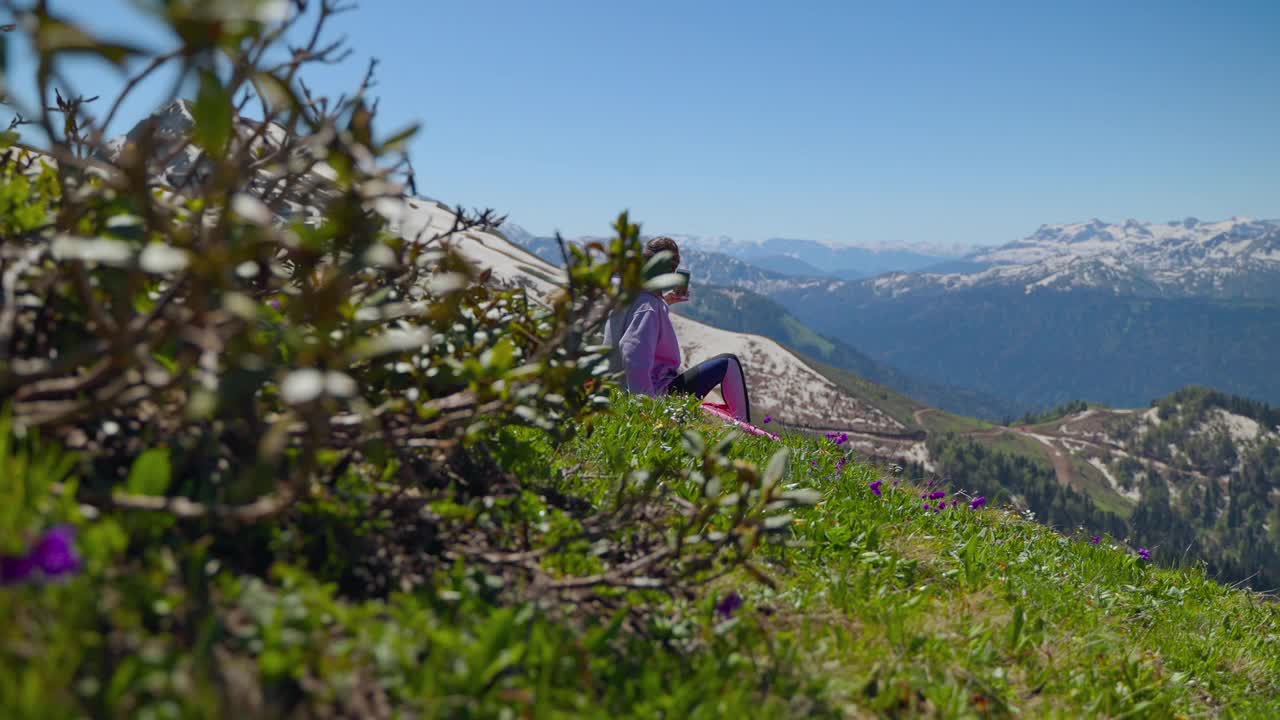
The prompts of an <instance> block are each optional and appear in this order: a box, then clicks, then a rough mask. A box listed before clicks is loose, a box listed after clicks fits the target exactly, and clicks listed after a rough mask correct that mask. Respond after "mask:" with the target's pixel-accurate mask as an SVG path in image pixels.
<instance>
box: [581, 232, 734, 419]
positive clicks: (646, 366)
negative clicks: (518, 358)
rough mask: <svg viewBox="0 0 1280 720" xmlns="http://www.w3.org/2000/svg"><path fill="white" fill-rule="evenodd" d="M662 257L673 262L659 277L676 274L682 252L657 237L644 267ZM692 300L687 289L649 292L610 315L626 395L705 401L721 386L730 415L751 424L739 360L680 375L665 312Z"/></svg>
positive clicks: (720, 359) (727, 358)
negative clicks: (691, 397) (689, 397)
mask: <svg viewBox="0 0 1280 720" xmlns="http://www.w3.org/2000/svg"><path fill="white" fill-rule="evenodd" d="M661 252H666V253H669V254H670V256H671V257H670V258H669V259H668V260H667V261H666V262H665V263H663V264H662V265H661V266H660V267H658V268H657V269H656V272H657V274H658V275H661V274H665V273H671V272H675V269H676V268H677V267H679V266H680V248H679V246H677V245H676V241H675V240H672V239H671V238H669V237H656V238H654V239H652V240H650V241H649V242H648V243H647V244H646V245H645V248H644V259H645V262H646V263H647V262H648V261H649V260H651V259H652V258H653V257H654V256H656V255H657V254H658V253H661ZM688 299H689V287H688V285H687V284H686V285H685V286H684V287H683V288H677V289H676V290H672V291H671V292H669V293H667V294H666V295H665V296H663V297H659V296H658V295H657V294H655V293H652V292H648V291H645V292H641V293H640V295H639V296H638V297H636V299H635V300H633V301H632V302H631V305H630V306H628V307H626V308H624V309H622V310H618V311H617V312H615V313H614V314H613V315H611V316H610V317H609V319H608V321H607V322H606V323H605V326H604V333H605V339H606V340H607V341H608V343H609V344H610V345H611V346H612V347H613V354H612V357H611V359H612V363H613V369H614V370H615V371H618V372H621V373H622V378H623V384H624V385H625V387H626V388H627V390H630V391H631V392H634V393H642V394H644V395H651V396H658V395H670V394H677V393H678V394H686V395H696V396H697V397H699V398H703V397H706V395H707V393H709V392H711V390H712V389H714V388H715V387H716V386H717V385H719V386H720V394H721V395H722V396H723V397H724V401H725V404H726V405H728V406H729V412H730V413H732V414H733V416H734V417H736V418H737V419H739V420H743V421H746V422H750V419H751V402H750V400H748V398H747V380H746V376H745V375H744V374H743V372H742V363H741V362H740V361H739V360H738V357H737V356H736V355H730V354H724V355H717V356H715V357H713V358H711V359H710V360H707V361H705V362H702V363H699V364H698V365H695V366H694V367H691V368H689V369H688V370H686V371H684V372H683V373H681V372H679V371H678V370H677V368H679V367H680V340H679V339H678V338H677V337H676V331H675V328H674V327H672V325H671V314H670V309H669V308H668V307H667V306H668V305H674V304H676V303H679V302H685V301H686V300H688Z"/></svg>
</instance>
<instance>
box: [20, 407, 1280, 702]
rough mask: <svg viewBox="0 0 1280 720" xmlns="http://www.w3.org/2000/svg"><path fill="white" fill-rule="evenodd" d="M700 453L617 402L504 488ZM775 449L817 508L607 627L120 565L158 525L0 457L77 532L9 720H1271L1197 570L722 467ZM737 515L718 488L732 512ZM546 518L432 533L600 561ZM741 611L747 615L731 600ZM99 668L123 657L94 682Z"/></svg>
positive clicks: (41, 600) (631, 472)
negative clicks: (525, 540)
mask: <svg viewBox="0 0 1280 720" xmlns="http://www.w3.org/2000/svg"><path fill="white" fill-rule="evenodd" d="M689 431H693V432H696V433H699V434H700V435H701V436H702V437H704V438H705V439H706V441H707V442H708V443H714V442H718V441H721V440H724V439H725V438H726V435H728V428H727V427H726V426H725V425H722V424H720V423H716V422H712V421H710V420H709V419H707V418H706V417H705V416H703V415H702V414H701V413H700V412H699V411H698V409H697V407H696V404H695V403H693V402H691V401H676V400H665V401H653V400H649V399H647V398H631V397H622V398H619V399H618V402H617V404H616V407H615V409H614V410H613V411H612V412H610V413H608V414H605V415H599V416H596V417H595V418H593V419H592V420H591V422H590V424H589V425H588V426H587V427H584V428H583V432H582V433H580V434H579V436H578V437H577V438H575V439H574V440H572V441H571V442H569V443H567V444H564V445H562V446H558V447H553V446H552V445H551V444H550V443H549V442H548V441H547V440H545V439H544V436H542V435H540V434H539V433H538V432H537V431H535V430H533V429H528V428H507V429H505V430H504V431H503V434H504V438H505V439H504V441H503V442H502V443H500V445H501V447H500V448H499V454H500V456H501V457H502V458H503V463H504V465H505V466H506V467H507V469H508V470H509V471H510V472H512V473H514V474H515V475H516V476H517V477H519V479H520V482H522V483H524V484H526V485H529V486H533V485H546V486H550V487H558V488H560V489H562V490H565V491H573V492H574V494H576V495H577V496H578V497H588V498H594V500H593V502H594V503H595V505H596V509H597V510H598V511H599V512H601V513H605V514H607V513H608V512H609V508H610V507H612V503H613V502H614V500H615V499H616V497H617V496H618V494H619V492H620V488H621V487H622V479H623V478H624V477H629V478H632V479H633V481H639V482H643V479H644V477H647V475H644V474H641V475H636V472H637V471H645V470H648V469H654V468H668V469H677V470H679V469H684V470H686V471H689V470H698V469H699V468H700V467H703V466H700V465H698V464H697V463H695V460H694V458H693V456H692V455H691V454H690V453H689V452H688V451H686V449H685V446H686V445H688V443H689V440H688V436H687V435H686V433H687V432H689ZM780 447H785V448H786V449H787V450H788V451H789V453H790V455H789V461H788V464H787V469H786V471H785V473H784V474H783V475H782V477H781V478H780V480H779V482H781V483H782V484H783V485H784V486H785V487H786V488H788V489H789V490H792V491H803V490H806V489H807V490H811V491H814V492H815V493H816V495H817V497H815V498H812V499H816V500H818V502H817V503H816V504H815V505H812V506H810V507H807V508H803V509H799V510H797V511H795V513H794V517H793V520H792V523H791V525H790V529H789V530H788V531H787V534H786V535H785V536H784V537H783V538H782V540H783V541H784V542H780V543H772V544H766V545H764V546H763V547H761V549H760V551H759V552H757V553H756V555H755V559H754V560H753V561H752V564H751V565H750V566H742V567H739V568H738V569H736V570H734V571H732V572H730V573H728V574H724V575H722V576H720V577H718V578H717V579H713V580H712V581H711V582H710V583H709V584H707V585H703V586H701V587H700V589H698V590H697V591H695V592H694V593H693V594H690V595H684V594H681V595H677V596H675V597H670V596H667V595H666V594H664V593H662V592H660V591H651V590H634V591H630V592H626V591H620V590H616V589H613V590H600V591H598V593H599V594H598V595H596V597H597V598H598V599H599V600H601V601H603V602H609V603H613V604H614V605H615V606H617V607H618V610H617V611H616V612H614V613H613V614H612V615H611V616H610V615H605V616H603V618H602V617H601V616H600V615H598V614H593V613H584V612H582V609H581V607H580V608H577V609H573V610H568V609H566V608H563V607H557V606H555V605H545V604H534V603H530V602H528V601H527V600H521V598H527V597H529V596H530V595H531V594H532V592H531V590H530V589H528V588H510V587H507V588H503V587H502V582H503V580H502V577H501V576H500V575H493V574H489V573H488V572H487V571H486V570H485V568H484V567H479V566H476V567H471V566H466V565H463V564H461V563H459V564H457V565H456V566H455V567H453V568H451V569H447V570H441V571H439V572H437V573H436V574H434V575H432V576H428V577H424V578H420V579H419V580H418V581H417V582H416V584H414V585H411V586H406V587H404V588H402V589H401V590H400V591H398V592H395V593H392V594H390V595H389V596H387V597H386V598H381V599H378V598H372V599H353V598H350V597H345V596H343V595H342V594H341V593H340V591H339V590H338V589H337V587H336V586H335V585H334V584H333V583H331V582H326V581H323V580H321V579H319V578H318V577H317V576H316V575H313V574H312V573H311V572H308V571H306V570H304V569H302V567H300V566H298V565H295V564H290V563H288V562H285V561H284V559H285V558H286V557H287V555H286V553H285V552H284V550H285V548H287V546H288V544H289V543H290V542H296V540H293V541H291V540H290V539H289V537H290V534H289V532H292V531H289V532H285V533H284V534H283V535H281V536H280V537H279V539H278V540H277V543H278V544H277V545H275V546H274V547H276V548H278V549H277V550H276V554H277V557H276V560H275V562H276V564H275V565H274V566H273V568H272V569H271V570H270V571H268V572H264V573H262V574H234V573H231V572H228V571H227V570H226V569H225V568H222V569H220V566H219V565H218V564H217V563H216V562H214V561H213V560H210V559H209V558H210V553H216V551H217V548H210V547H209V546H208V544H207V542H205V541H203V540H201V533H200V532H199V531H198V528H192V532H191V534H190V535H189V537H188V539H185V540H183V539H177V538H174V539H171V540H170V541H169V542H167V543H166V544H152V545H150V546H148V549H147V550H146V552H145V553H140V554H138V555H136V556H132V557H130V558H128V559H127V562H128V563H129V564H128V565H127V566H126V565H124V564H123V563H125V562H126V559H125V558H123V557H122V553H124V551H125V542H126V538H127V537H128V535H127V534H126V533H134V534H135V537H136V534H138V533H141V534H142V535H143V536H154V534H155V533H159V532H162V531H163V529H164V526H163V525H161V526H157V525H154V524H153V523H155V522H157V519H156V518H147V517H141V516H130V515H128V514H127V513H125V512H123V511H117V510H112V511H108V512H106V513H103V514H102V515H95V516H93V517H87V516H83V515H81V514H80V511H79V510H78V509H77V506H76V505H75V503H74V501H72V500H70V499H69V498H67V497H60V496H57V495H50V494H49V492H48V490H49V489H48V488H47V487H44V486H43V485H42V484H41V482H40V480H39V477H40V475H39V474H38V463H36V464H30V463H28V464H27V465H19V466H15V465H14V464H13V462H15V460H14V458H12V457H11V458H9V461H8V462H9V464H8V465H7V466H6V467H9V468H11V469H12V468H13V467H29V468H30V469H31V473H28V474H26V475H25V476H18V475H14V474H12V473H0V485H3V487H4V489H5V491H6V492H8V493H12V494H13V495H12V496H13V497H18V498H20V499H21V502H22V505H21V508H20V509H21V510H22V512H24V513H27V514H32V513H36V514H42V515H48V516H49V520H50V521H70V522H73V523H75V524H77V525H79V526H80V527H81V542H80V546H81V549H82V552H83V553H84V555H85V567H84V568H83V570H82V571H81V572H80V573H79V574H77V575H75V576H74V577H71V578H70V579H68V580H65V581H63V582H59V583H51V584H36V585H23V586H17V587H7V588H0V640H3V642H0V707H2V708H4V709H5V711H6V712H7V713H9V715H7V716H12V717H23V718H46V717H47V718H57V717H68V716H75V715H78V714H86V713H87V714H91V715H98V716H108V717H110V716H119V717H124V716H131V717H209V718H213V717H227V716H231V715H235V716H238V717H242V718H246V720H247V719H248V718H256V717H273V716H280V715H283V714H288V713H286V710H290V709H292V712H293V713H294V714H298V715H308V716H309V715H313V714H325V713H328V714H330V715H335V714H336V715H345V716H358V717H389V716H394V715H402V716H413V717H425V718H479V717H502V716H515V717H529V718H560V717H602V718H603V717H637V718H641V717H643V718H652V717H681V718H718V717H877V716H879V717H947V718H969V717H972V718H991V717H997V718H998V717H1012V716H1015V715H1017V716H1021V717H1127V718H1167V717H1174V716H1177V715H1185V716H1188V717H1203V716H1217V715H1230V716H1231V717H1257V718H1268V717H1275V716H1276V713H1277V712H1280V654H1277V653H1276V652H1275V646H1276V643H1277V641H1278V640H1280V605H1278V604H1276V603H1275V602H1272V601H1270V600H1268V599H1267V598H1264V597H1263V596H1260V595H1257V594H1255V593H1251V592H1247V591H1241V590H1235V589H1231V588H1228V587H1225V586H1223V585H1220V584H1218V583H1215V582H1213V581H1211V580H1209V579H1207V578H1206V577H1205V575H1204V574H1203V573H1202V572H1200V571H1198V570H1186V569H1182V570H1171V569H1165V568H1162V567H1160V562H1161V561H1162V560H1163V559H1164V558H1163V557H1162V555H1163V553H1162V552H1160V551H1157V554H1156V557H1155V561H1156V562H1155V564H1148V563H1145V562H1143V561H1141V560H1140V559H1139V558H1138V557H1136V555H1135V553H1134V551H1133V550H1132V549H1130V548H1127V547H1125V546H1123V545H1120V544H1118V543H1116V542H1113V541H1112V540H1111V539H1110V538H1106V539H1103V540H1102V541H1101V542H1100V543H1099V544H1098V545H1092V544H1090V542H1089V541H1088V540H1087V539H1085V538H1079V537H1064V536H1061V535H1058V534H1055V533H1054V532H1052V531H1050V530H1048V529H1047V528H1045V527H1043V526H1041V525H1038V524H1036V523H1033V522H1029V521H1027V520H1025V519H1024V518H1022V517H1020V516H1018V515H1016V514H1012V513H1009V512H1006V511H1004V510H1001V509H999V508H994V507H985V508H981V509H977V510H974V509H970V508H969V507H968V505H967V502H966V501H967V500H968V499H969V498H968V497H967V496H965V495H964V494H963V493H962V492H960V488H945V489H942V490H938V489H937V488H923V489H922V488H920V487H917V486H916V485H914V484H913V483H911V482H910V481H909V480H906V481H902V482H898V480H897V479H896V478H894V477H892V476H890V477H882V475H881V474H880V471H879V470H877V469H876V468H874V467H871V466H868V465H863V464H858V463H857V462H854V463H851V464H847V465H846V464H844V463H842V462H841V461H842V460H845V459H846V458H845V457H844V454H843V451H842V450H841V449H840V448H838V447H837V446H835V445H834V444H833V443H831V442H829V441H825V440H815V439H812V438H807V437H803V436H800V435H788V436H787V437H785V438H784V440H783V442H782V443H781V446H780V445H779V444H778V443H775V442H773V441H770V440H766V439H760V438H739V439H737V440H736V441H734V442H733V443H732V445H731V446H730V448H729V453H730V455H731V457H733V458H734V459H735V462H737V463H738V467H739V468H740V469H741V471H743V472H755V470H753V469H751V468H753V467H757V468H763V467H764V466H765V465H766V464H768V463H769V462H770V460H771V458H773V457H774V454H775V453H776V452H777V451H778V450H779V449H780ZM0 455H3V453H2V452H0ZM21 462H23V463H26V462H27V461H21ZM655 477H666V478H669V480H668V481H667V482H668V483H669V484H668V485H667V486H665V488H664V490H665V493H666V494H668V495H669V496H671V497H680V498H688V499H695V498H697V497H699V496H700V495H701V494H702V493H703V492H713V491H710V490H704V488H703V486H702V485H700V484H698V483H697V482H696V481H695V480H694V479H692V478H691V479H687V480H681V479H679V476H678V473H677V474H673V473H671V472H665V473H662V474H657V475H655ZM24 478H25V479H24ZM671 478H674V479H671ZM877 480H879V481H881V483H882V484H881V485H880V486H878V487H879V488H880V489H881V494H880V495H877V494H875V493H874V492H873V488H872V485H871V483H872V482H874V481H877ZM15 483H16V484H15ZM19 488H21V489H20V490H19ZM934 490H937V491H939V492H946V493H947V495H946V498H945V499H946V501H947V502H948V504H950V503H951V502H952V501H958V504H957V506H955V507H948V508H947V509H945V510H942V511H940V512H937V513H934V512H932V511H928V510H925V509H924V508H923V507H922V504H923V501H922V500H921V498H920V494H921V493H922V492H926V491H934ZM736 491H737V488H736V487H733V486H725V487H722V488H720V489H719V490H718V491H716V492H719V493H722V497H723V498H724V501H723V504H728V505H731V504H732V503H733V502H734V500H733V499H732V498H733V497H734V496H733V493H735V492H736ZM345 493H346V494H347V495H346V497H347V499H346V500H339V497H338V496H335V497H331V498H328V499H324V500H321V499H319V498H318V499H317V500H316V501H315V502H316V507H314V508H311V509H306V510H305V511H306V512H307V513H309V514H312V516H313V517H315V518H317V519H319V518H321V517H330V518H332V517H337V516H338V515H343V514H346V513H349V512H352V511H353V509H354V508H357V507H359V505H358V503H359V498H360V497H361V496H360V494H359V489H358V488H349V489H347V490H346V491H345ZM351 493H354V494H351ZM553 496H554V493H552V494H550V495H548V497H553ZM539 502H540V501H538V500H537V499H536V497H535V496H534V495H533V494H526V495H525V496H524V497H523V499H520V500H519V501H517V502H515V503H512V501H511V500H501V501H499V502H498V503H497V504H494V505H493V506H492V507H488V509H484V508H485V507H487V506H486V505H483V504H482V505H476V506H462V505H453V504H451V503H449V502H441V501H433V502H431V503H430V504H428V505H426V506H424V510H425V509H430V512H432V513H435V514H437V515H438V517H439V518H440V521H441V522H443V521H444V520H443V518H445V517H448V516H450V515H455V516H456V515H457V514H459V513H480V514H479V515H475V516H474V517H476V518H477V521H478V522H504V521H506V522H510V521H517V520H518V519H519V518H521V517H528V516H531V515H532V516H536V517H540V518H542V520H541V521H540V524H539V527H538V528H537V529H536V531H535V530H533V529H532V528H526V531H527V532H536V533H538V535H539V537H540V538H542V539H541V540H540V542H542V543H544V545H543V547H544V548H546V550H545V551H542V552H540V553H538V554H536V555H534V556H533V557H534V558H535V559H536V562H538V563H539V564H540V565H541V566H542V567H543V568H545V569H546V570H548V571H550V572H552V573H557V572H568V573H581V571H582V568H583V567H590V566H592V565H595V566H599V565H600V563H602V562H605V561H607V560H608V558H597V557H595V556H594V555H593V554H592V550H591V546H590V545H582V544H577V545H573V546H567V547H561V546H558V545H557V543H556V537H557V536H558V534H560V533H562V532H564V531H565V530H566V529H567V528H566V527H565V525H564V523H565V522H566V518H565V516H564V515H563V514H562V513H560V512H559V511H558V510H557V509H556V508H555V507H553V506H543V505H539V504H538V503H539ZM15 507H16V506H15ZM504 518H506V520H504ZM0 520H3V521H4V522H10V521H11V520H12V518H9V517H8V516H0ZM513 527H514V526H513ZM252 530H253V531H254V532H262V531H264V530H267V528H262V527H257V528H253V529H252ZM315 541H316V542H323V539H322V538H316V539H315ZM337 549H338V547H337V546H335V550H337ZM338 557H340V556H338ZM298 560H299V561H302V560H303V559H302V558H298ZM584 563H585V565H584ZM125 567H127V568H128V572H127V573H122V572H120V570H119V569H118V568H125ZM735 596H736V597H740V598H741V599H742V604H741V607H736V606H733V605H731V604H728V603H726V599H729V598H732V597H735ZM513 598H514V603H512V599H513ZM592 603H593V601H592V600H590V599H586V600H583V601H582V603H581V606H582V607H587V606H590V605H591V604H592ZM619 603H620V604H619ZM592 618H595V619H592ZM121 644H123V645H121ZM108 647H111V648H116V650H117V651H118V650H119V648H120V647H127V648H134V651H132V652H129V653H126V657H127V658H128V659H127V661H125V662H123V663H120V664H118V665H117V664H112V665H101V664H98V663H99V662H100V660H101V657H102V653H103V652H104V651H105V648H108Z"/></svg>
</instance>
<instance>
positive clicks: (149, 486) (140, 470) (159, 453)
mask: <svg viewBox="0 0 1280 720" xmlns="http://www.w3.org/2000/svg"><path fill="white" fill-rule="evenodd" d="M171 472H172V470H171V467H170V464H169V448H152V449H150V450H148V451H146V452H144V453H142V454H141V455H139V456H138V459H137V460H134V461H133V468H131V469H130V470H129V479H128V481H126V483H125V489H126V490H128V491H129V492H130V493H132V494H134V495H164V494H165V492H167V491H168V490H169V482H170V480H171V477H170V474H171Z"/></svg>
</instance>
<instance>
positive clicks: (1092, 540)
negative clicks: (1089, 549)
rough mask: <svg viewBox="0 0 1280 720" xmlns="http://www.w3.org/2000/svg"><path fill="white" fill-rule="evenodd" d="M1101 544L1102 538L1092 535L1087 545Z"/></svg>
mask: <svg viewBox="0 0 1280 720" xmlns="http://www.w3.org/2000/svg"><path fill="white" fill-rule="evenodd" d="M1101 542H1102V537H1101V536H1098V535H1094V536H1093V537H1091V538H1089V544H1090V545H1098V544H1100V543H1101Z"/></svg>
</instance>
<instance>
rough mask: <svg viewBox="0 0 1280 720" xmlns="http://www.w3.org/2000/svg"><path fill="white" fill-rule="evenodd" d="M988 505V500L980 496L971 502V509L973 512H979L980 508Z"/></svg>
mask: <svg viewBox="0 0 1280 720" xmlns="http://www.w3.org/2000/svg"><path fill="white" fill-rule="evenodd" d="M986 504H987V499H986V498H984V497H982V496H981V495H979V496H978V497H976V498H974V499H973V500H970V501H969V508H970V509H971V510H977V509H978V508H980V507H982V506H983V505H986Z"/></svg>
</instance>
